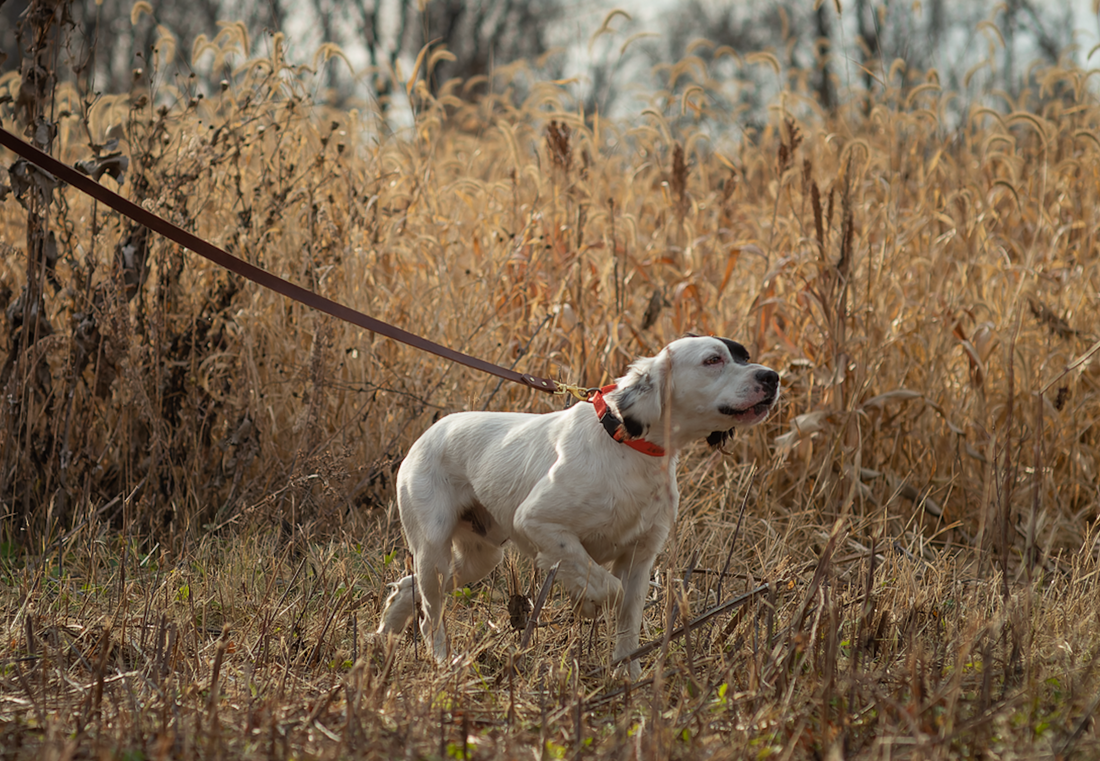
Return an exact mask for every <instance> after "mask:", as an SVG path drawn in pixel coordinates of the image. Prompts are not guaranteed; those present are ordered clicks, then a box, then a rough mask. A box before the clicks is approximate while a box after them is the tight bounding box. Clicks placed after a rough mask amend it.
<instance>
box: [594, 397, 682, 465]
mask: <svg viewBox="0 0 1100 761" xmlns="http://www.w3.org/2000/svg"><path fill="white" fill-rule="evenodd" d="M616 388H617V386H616V385H615V384H614V383H612V384H611V385H610V386H604V387H603V388H601V389H599V390H598V391H596V392H595V393H594V394H592V396H591V397H589V399H588V401H590V402H591V403H592V406H593V408H595V410H596V416H597V417H598V418H599V421H600V423H601V425H603V428H604V430H605V431H607V433H608V434H609V435H610V436H611V438H613V439H614V440H615V441H617V442H619V443H620V444H625V445H626V446H628V447H630V448H631V449H633V450H636V451H638V452H641V453H642V454H644V455H649V456H650V457H664V456H665V454H666V451H665V447H663V446H661V445H660V444H658V443H656V442H655V441H653V440H652V438H651V437H646V436H645V430H644V428H643V427H641V426H640V425H639V424H638V423H637V422H636V421H635V420H633V419H632V418H629V417H622V416H620V415H619V413H618V411H617V410H615V409H614V408H613V407H612V406H611V405H609V404H608V403H607V399H606V398H605V395H606V394H610V393H611V392H612V391H614V390H615V389H616Z"/></svg>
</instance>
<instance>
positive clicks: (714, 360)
mask: <svg viewBox="0 0 1100 761" xmlns="http://www.w3.org/2000/svg"><path fill="white" fill-rule="evenodd" d="M703 364H704V365H720V364H722V358H721V357H719V356H718V355H717V354H715V355H714V356H712V357H707V358H706V359H704V360H703Z"/></svg>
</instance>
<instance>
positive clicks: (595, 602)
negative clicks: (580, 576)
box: [576, 574, 623, 618]
mask: <svg viewBox="0 0 1100 761" xmlns="http://www.w3.org/2000/svg"><path fill="white" fill-rule="evenodd" d="M622 600H623V584H622V582H621V581H619V580H618V579H617V578H615V577H614V576H612V575H610V574H608V575H607V582H606V585H605V587H604V589H602V590H594V589H592V588H591V587H589V588H588V589H586V590H585V591H584V593H583V594H582V595H581V596H580V597H579V598H578V599H577V601H576V604H577V613H578V614H579V615H580V616H581V617H582V618H596V617H597V616H599V615H600V613H601V612H603V610H604V609H608V610H616V609H618V607H619V605H621V604H622Z"/></svg>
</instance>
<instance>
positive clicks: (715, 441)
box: [707, 428, 733, 449]
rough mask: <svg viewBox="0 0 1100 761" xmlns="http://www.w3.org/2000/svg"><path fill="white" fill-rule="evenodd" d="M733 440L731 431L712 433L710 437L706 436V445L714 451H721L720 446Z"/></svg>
mask: <svg viewBox="0 0 1100 761" xmlns="http://www.w3.org/2000/svg"><path fill="white" fill-rule="evenodd" d="M732 438H733V429H732V428H730V429H729V430H728V431H714V432H713V433H711V435H710V436H707V443H708V444H710V445H711V446H712V447H714V448H715V449H721V448H722V445H723V444H725V443H726V442H727V441H729V440H730V439H732Z"/></svg>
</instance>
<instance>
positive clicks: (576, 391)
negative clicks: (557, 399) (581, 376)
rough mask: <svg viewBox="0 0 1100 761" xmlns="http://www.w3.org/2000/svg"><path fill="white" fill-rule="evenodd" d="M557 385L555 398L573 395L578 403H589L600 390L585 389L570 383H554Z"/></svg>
mask: <svg viewBox="0 0 1100 761" xmlns="http://www.w3.org/2000/svg"><path fill="white" fill-rule="evenodd" d="M554 383H555V384H556V385H557V389H556V390H555V391H554V395H555V396H565V395H566V394H571V395H572V396H573V397H574V398H575V399H577V401H580V402H587V401H588V400H589V399H591V398H592V396H593V394H595V393H596V392H597V391H599V389H598V388H585V387H584V386H571V385H569V384H568V383H562V382H561V381H554Z"/></svg>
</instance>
